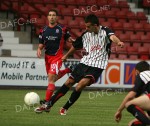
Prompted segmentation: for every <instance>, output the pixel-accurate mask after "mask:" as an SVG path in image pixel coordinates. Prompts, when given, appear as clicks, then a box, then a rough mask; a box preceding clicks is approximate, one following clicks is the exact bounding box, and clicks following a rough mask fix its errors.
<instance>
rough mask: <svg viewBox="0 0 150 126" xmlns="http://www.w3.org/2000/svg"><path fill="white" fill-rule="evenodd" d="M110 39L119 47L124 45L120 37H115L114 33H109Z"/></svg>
mask: <svg viewBox="0 0 150 126" xmlns="http://www.w3.org/2000/svg"><path fill="white" fill-rule="evenodd" d="M110 39H111V40H112V41H113V42H114V43H116V44H117V45H118V46H120V47H121V48H122V47H124V43H123V42H121V41H120V39H119V38H118V37H116V36H115V35H111V36H110Z"/></svg>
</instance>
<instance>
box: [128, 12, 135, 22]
mask: <svg viewBox="0 0 150 126" xmlns="http://www.w3.org/2000/svg"><path fill="white" fill-rule="evenodd" d="M127 18H128V21H129V20H136V21H137V17H136V14H135V13H134V12H132V11H127Z"/></svg>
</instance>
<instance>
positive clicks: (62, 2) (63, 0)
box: [55, 0, 65, 4]
mask: <svg viewBox="0 0 150 126" xmlns="http://www.w3.org/2000/svg"><path fill="white" fill-rule="evenodd" d="M55 3H56V4H65V0H55Z"/></svg>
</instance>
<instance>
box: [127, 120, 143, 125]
mask: <svg viewBox="0 0 150 126" xmlns="http://www.w3.org/2000/svg"><path fill="white" fill-rule="evenodd" d="M128 126H145V125H144V124H142V122H140V121H139V120H137V119H134V120H132V121H131V122H130V123H129V125H128Z"/></svg>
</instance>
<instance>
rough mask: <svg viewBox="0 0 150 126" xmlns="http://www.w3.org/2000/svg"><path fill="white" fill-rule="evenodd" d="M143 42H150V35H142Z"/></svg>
mask: <svg viewBox="0 0 150 126" xmlns="http://www.w3.org/2000/svg"><path fill="white" fill-rule="evenodd" d="M141 42H142V43H150V36H149V35H141Z"/></svg>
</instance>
